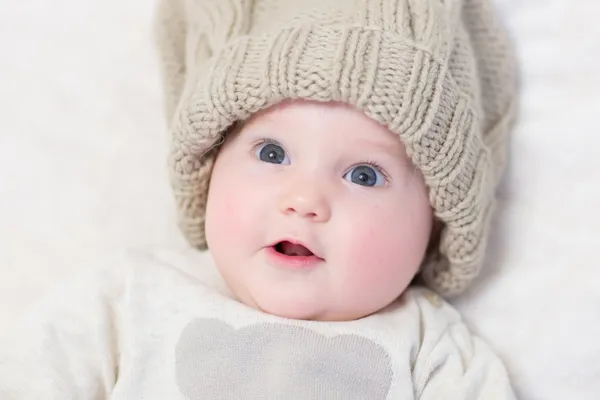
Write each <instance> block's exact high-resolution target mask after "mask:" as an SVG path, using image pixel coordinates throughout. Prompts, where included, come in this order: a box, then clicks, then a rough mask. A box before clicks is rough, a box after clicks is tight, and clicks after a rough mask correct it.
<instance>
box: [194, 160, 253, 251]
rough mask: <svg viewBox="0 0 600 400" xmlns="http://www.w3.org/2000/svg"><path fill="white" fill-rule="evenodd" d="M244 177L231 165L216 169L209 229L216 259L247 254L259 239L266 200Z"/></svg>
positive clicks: (212, 188)
mask: <svg viewBox="0 0 600 400" xmlns="http://www.w3.org/2000/svg"><path fill="white" fill-rule="evenodd" d="M222 161H226V160H222ZM242 174H243V171H242V170H240V168H236V167H235V164H232V163H227V162H217V163H216V165H215V168H214V169H213V174H212V177H211V183H210V189H209V195H208V204H207V208H206V227H205V229H206V235H207V241H208V245H209V247H210V249H211V252H212V253H213V255H214V256H215V258H221V257H223V256H225V257H228V256H235V252H234V251H233V249H239V250H243V249H244V248H245V247H246V245H247V244H248V242H250V241H252V238H254V237H256V229H257V227H259V225H258V222H259V221H260V215H259V212H258V210H259V209H260V208H259V205H260V204H261V202H263V199H262V198H261V191H258V190H256V184H255V183H253V182H252V181H251V180H249V179H247V177H246V176H244V175H242ZM252 233H254V235H253V234H252ZM232 244H235V246H232ZM220 253H225V254H220ZM227 253H231V254H229V255H227Z"/></svg>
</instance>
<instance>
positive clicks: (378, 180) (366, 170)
mask: <svg viewBox="0 0 600 400" xmlns="http://www.w3.org/2000/svg"><path fill="white" fill-rule="evenodd" d="M344 179H347V180H349V181H350V182H352V183H356V184H357V185H362V186H367V187H372V186H381V185H383V184H385V176H383V174H382V173H381V171H379V170H377V168H375V167H372V166H370V165H364V164H363V165H357V166H356V167H352V169H350V171H348V172H346V174H345V175H344Z"/></svg>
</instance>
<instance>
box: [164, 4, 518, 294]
mask: <svg viewBox="0 0 600 400" xmlns="http://www.w3.org/2000/svg"><path fill="white" fill-rule="evenodd" d="M160 1H161V5H160V7H159V11H158V14H157V26H156V27H157V38H158V42H159V49H160V54H161V62H162V66H163V76H164V82H165V94H166V95H165V99H166V105H165V106H166V112H167V117H168V118H169V121H171V133H172V151H171V157H170V166H171V180H172V186H173V189H174V191H175V196H176V200H177V204H178V207H179V211H180V226H181V229H182V230H183V232H184V234H185V235H186V237H187V239H188V240H189V242H190V243H191V244H192V245H194V246H196V247H198V248H205V247H206V240H205V234H204V214H205V208H206V198H207V190H208V186H209V180H210V174H211V170H212V165H213V162H214V157H215V155H216V153H217V151H218V145H219V144H220V143H221V139H222V136H223V134H224V132H225V131H226V130H227V129H228V128H229V127H230V126H231V125H232V124H233V123H235V122H236V121H240V120H245V119H247V118H248V117H250V116H251V115H252V114H254V113H256V112H257V111H260V110H263V109H265V108H267V107H269V106H271V105H274V104H276V103H278V102H281V101H282V100H286V99H306V100H316V101H339V102H344V103H347V104H350V105H352V106H354V107H355V108H357V109H359V110H361V111H363V112H364V113H365V114H366V115H367V116H368V117H370V118H372V119H374V120H376V121H378V122H379V123H381V124H382V125H384V126H386V127H387V128H388V129H389V130H390V131H392V132H394V133H397V134H398V136H399V138H400V140H402V141H403V143H404V144H405V146H406V148H407V151H408V153H409V156H410V158H411V159H412V161H413V163H414V165H415V166H416V167H417V168H419V169H420V170H421V172H422V174H423V176H424V178H425V182H426V184H427V186H428V188H429V193H430V201H431V204H432V206H433V208H434V210H435V215H436V217H437V218H438V219H439V220H440V221H442V222H443V230H442V234H441V239H440V243H439V251H437V252H434V254H431V255H430V256H429V257H427V259H426V261H425V263H424V265H423V267H422V270H421V275H422V278H423V280H424V281H425V283H426V284H427V285H428V286H430V287H431V288H432V289H434V290H436V291H437V292H439V293H440V294H442V295H444V296H447V297H449V296H453V295H456V294H459V293H461V292H462V291H464V289H465V288H466V287H467V286H468V285H469V284H470V283H471V282H472V281H473V279H474V278H475V277H476V276H477V275H478V274H479V272H480V270H481V266H482V263H483V258H484V254H485V248H486V243H487V236H488V226H489V220H490V216H491V212H492V210H493V204H494V191H495V187H496V186H497V183H498V179H499V177H500V175H501V173H502V170H503V168H504V164H505V158H506V155H505V152H506V136H507V133H508V132H509V130H510V128H511V125H512V123H513V120H514V111H515V94H516V78H515V75H516V74H515V61H514V57H513V53H512V48H511V46H510V43H509V41H508V38H507V35H506V32H505V31H504V29H503V27H502V26H501V24H500V23H499V21H498V18H497V15H496V13H495V10H494V9H493V7H492V5H491V4H490V2H489V0H463V1H459V0H446V1H442V0H303V1H297V0H202V1H201V0H160Z"/></svg>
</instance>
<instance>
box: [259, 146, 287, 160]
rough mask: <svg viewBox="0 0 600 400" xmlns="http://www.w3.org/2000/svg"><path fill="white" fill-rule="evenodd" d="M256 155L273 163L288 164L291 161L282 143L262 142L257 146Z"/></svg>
mask: <svg viewBox="0 0 600 400" xmlns="http://www.w3.org/2000/svg"><path fill="white" fill-rule="evenodd" d="M256 157H258V158H259V159H260V160H261V161H264V162H268V163H271V164H283V165H287V164H289V163H290V160H289V158H288V156H287V154H285V150H284V149H283V148H282V147H281V146H280V145H278V144H276V143H271V142H266V143H262V144H260V145H259V146H258V147H257V148H256Z"/></svg>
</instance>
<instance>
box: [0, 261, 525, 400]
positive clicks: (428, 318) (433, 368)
mask: <svg viewBox="0 0 600 400" xmlns="http://www.w3.org/2000/svg"><path fill="white" fill-rule="evenodd" d="M200 263H201V264H202V268H203V269H204V271H203V272H201V271H200V268H198V264H200ZM205 265H206V262H205V261H204V262H201V261H199V256H198V255H197V254H196V253H195V252H190V253H188V252H175V251H165V250H161V251H154V252H152V253H148V252H144V253H136V254H133V253H129V254H127V255H125V256H123V257H122V258H120V260H119V261H118V262H116V263H111V265H108V266H106V265H105V266H104V267H102V268H89V269H87V270H85V271H84V272H82V273H80V274H79V275H78V276H76V277H75V278H74V279H73V280H70V281H68V282H64V284H63V285H61V286H60V287H59V288H57V289H56V290H53V291H52V293H51V294H50V295H49V297H47V298H46V299H45V301H44V302H42V303H40V304H39V305H37V306H36V307H35V308H34V309H33V310H31V312H30V313H28V314H27V315H26V316H25V318H24V319H23V320H22V321H21V322H20V323H19V324H18V326H16V327H15V330H14V331H11V332H10V333H9V334H8V335H7V337H5V338H3V339H2V341H1V342H0V399H2V400H9V399H18V400H29V399H32V400H33V399H35V400H42V399H44V400H45V399H60V400H62V399H77V400H85V399H115V400H125V399H127V400H132V399H136V400H137V399H160V400H165V399H173V400H177V399H188V400H200V399H209V400H217V399H291V400H294V399H298V400H310V399H319V400H321V399H340V400H342V399H343V400H353V399H357V400H358V399H365V400H378V399H381V400H383V399H389V400H391V399H394V400H409V399H422V400H427V399H435V400H438V399H440V400H453V399H457V400H458V399H460V400H469V399H485V400H494V399H514V395H513V393H512V390H511V387H510V383H509V379H508V376H507V373H506V370H505V368H504V366H503V365H502V363H501V362H500V360H499V359H498V358H497V357H496V356H495V355H494V353H493V352H492V351H491V350H490V349H489V348H488V346H487V345H486V344H485V343H484V342H482V341H481V340H480V339H478V338H475V337H473V336H472V335H471V334H470V333H469V332H468V330H467V328H466V327H465V325H464V324H463V322H461V318H460V316H459V314H458V313H457V312H456V311H455V310H454V309H453V308H452V307H451V306H450V305H448V304H447V303H445V302H444V301H442V300H441V299H440V298H439V297H438V296H436V295H435V294H434V293H432V292H430V291H428V290H426V289H422V288H411V289H409V290H408V291H406V293H405V294H404V295H403V296H401V298H400V299H399V300H398V301H396V302H395V303H394V304H392V305H391V306H389V307H387V308H386V309H384V310H382V311H380V312H378V313H377V314H375V315H371V316H369V317H365V318H362V319H360V320H356V321H349V322H314V321H297V320H288V319H284V318H279V317H275V316H271V315H266V314H264V313H261V312H259V311H257V310H254V309H251V308H249V307H246V306H245V305H243V304H240V303H238V302H236V301H234V300H232V299H231V298H230V296H229V295H228V292H227V290H226V289H225V287H224V285H223V282H222V280H221V279H220V277H219V276H218V274H217V273H216V272H215V270H214V268H204V267H205Z"/></svg>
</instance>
